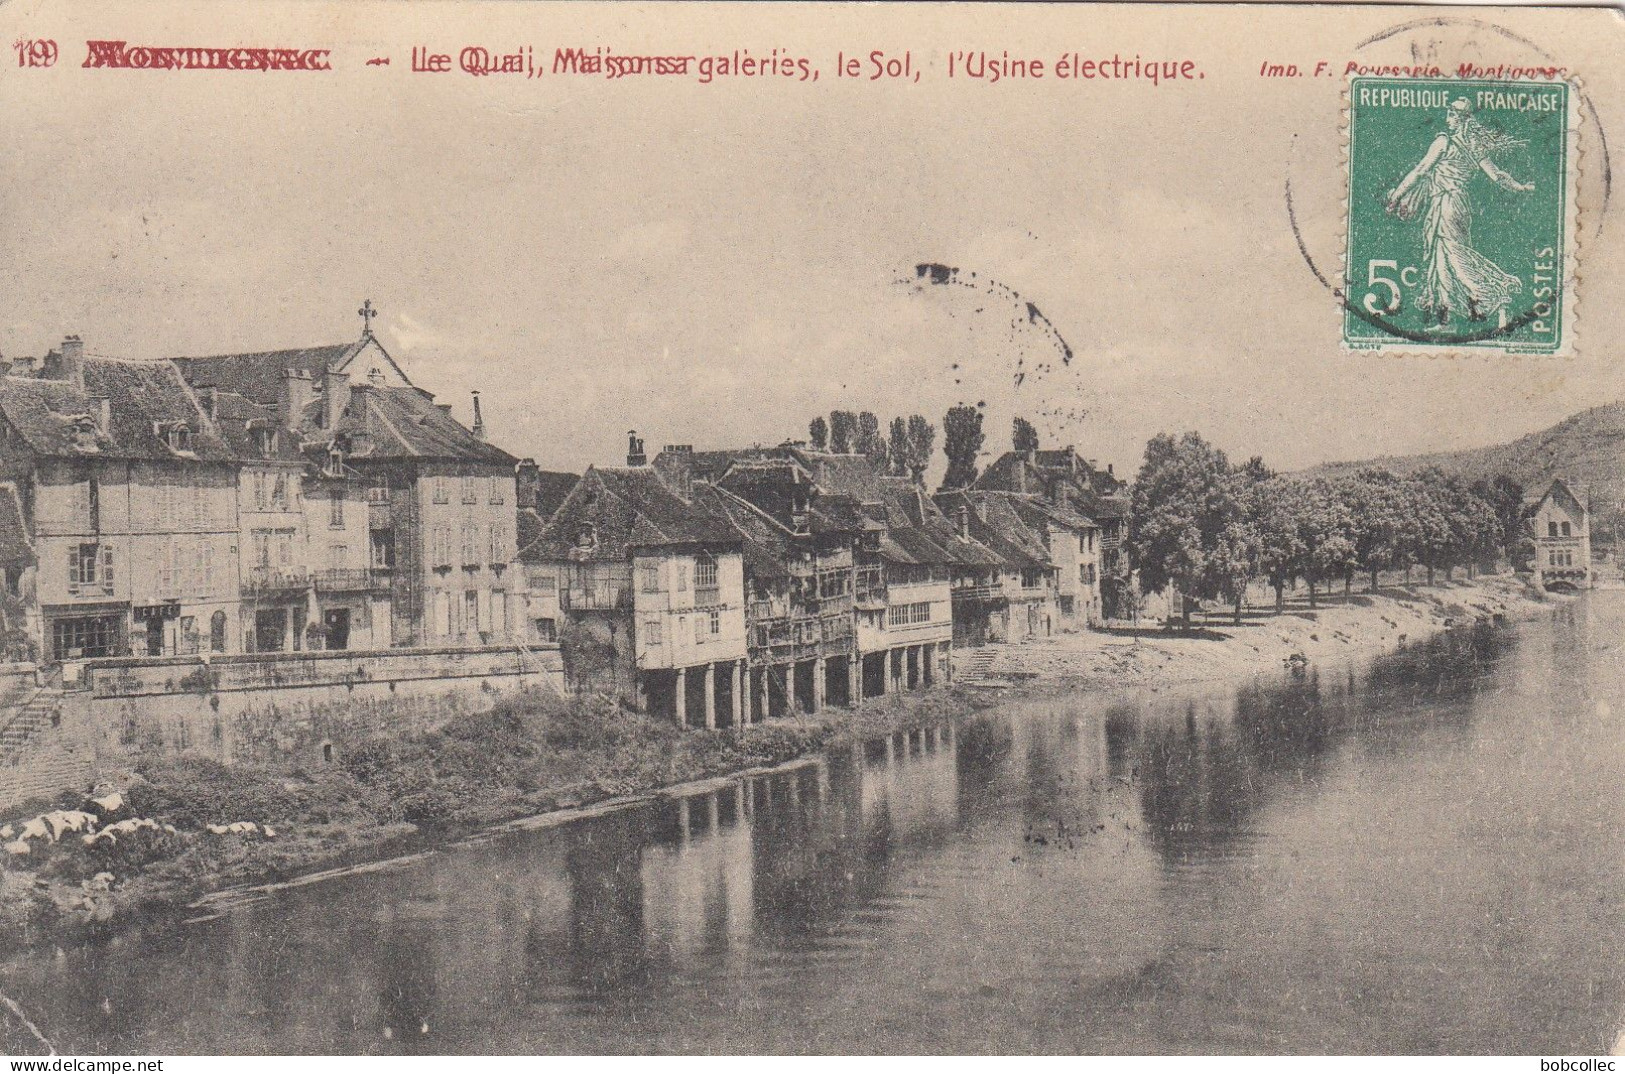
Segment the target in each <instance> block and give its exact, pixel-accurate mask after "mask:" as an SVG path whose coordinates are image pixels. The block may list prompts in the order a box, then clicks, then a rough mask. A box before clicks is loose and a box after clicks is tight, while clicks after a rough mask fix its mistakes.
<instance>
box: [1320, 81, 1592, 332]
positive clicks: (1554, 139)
mask: <svg viewBox="0 0 1625 1074" xmlns="http://www.w3.org/2000/svg"><path fill="white" fill-rule="evenodd" d="M1574 96H1575V91H1574V88H1573V87H1571V86H1570V85H1569V84H1568V83H1566V82H1561V81H1543V82H1528V81H1517V82H1491V81H1484V82H1475V81H1468V80H1464V79H1454V78H1435V79H1418V78H1355V79H1353V80H1352V81H1351V82H1350V84H1349V108H1348V117H1347V122H1348V188H1347V198H1348V200H1347V203H1346V207H1345V208H1346V212H1347V222H1348V231H1347V237H1346V241H1347V254H1346V259H1345V262H1344V273H1345V275H1344V281H1345V282H1344V289H1343V296H1344V300H1343V344H1344V346H1345V347H1347V348H1350V349H1353V350H1375V351H1388V352H1412V353H1416V352H1431V353H1439V352H1446V353H1449V352H1454V353H1458V354H1482V353H1485V352H1489V353H1500V354H1534V355H1554V356H1555V355H1564V354H1569V353H1571V352H1572V350H1573V332H1574V324H1573V322H1574V316H1575V303H1574V296H1573V287H1574V283H1575V279H1576V273H1575V259H1576V250H1575V243H1576V241H1577V237H1578V236H1577V232H1576V214H1575V205H1574V192H1575V169H1576V167H1577V166H1578V159H1577V138H1576V132H1575V125H1576V119H1575V117H1576V115H1577V109H1576V107H1575V102H1574V100H1573V98H1574Z"/></svg>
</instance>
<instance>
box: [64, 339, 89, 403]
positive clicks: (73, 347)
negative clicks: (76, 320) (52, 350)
mask: <svg viewBox="0 0 1625 1074" xmlns="http://www.w3.org/2000/svg"><path fill="white" fill-rule="evenodd" d="M57 368H58V370H59V372H60V374H61V377H62V379H63V380H66V381H71V382H72V383H73V385H74V387H76V388H78V389H79V390H81V391H83V390H84V387H85V342H84V340H82V339H80V338H79V337H78V336H67V337H65V338H64V339H63V340H62V356H61V361H60V363H59V365H58V367H57Z"/></svg>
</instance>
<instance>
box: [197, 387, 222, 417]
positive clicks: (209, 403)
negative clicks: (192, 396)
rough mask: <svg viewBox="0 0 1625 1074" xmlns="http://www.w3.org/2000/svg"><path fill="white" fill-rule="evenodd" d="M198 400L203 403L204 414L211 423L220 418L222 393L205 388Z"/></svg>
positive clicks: (199, 394)
mask: <svg viewBox="0 0 1625 1074" xmlns="http://www.w3.org/2000/svg"><path fill="white" fill-rule="evenodd" d="M197 396H198V400H199V401H200V402H202V403H203V413H204V414H206V415H208V417H209V420H210V421H215V420H216V419H218V418H219V416H220V391H219V389H217V388H204V389H202V390H201V391H199V392H198V393H197Z"/></svg>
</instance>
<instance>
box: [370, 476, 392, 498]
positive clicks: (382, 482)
mask: <svg viewBox="0 0 1625 1074" xmlns="http://www.w3.org/2000/svg"><path fill="white" fill-rule="evenodd" d="M367 502H368V503H388V502H389V475H388V474H375V475H374V476H373V479H372V483H371V484H370V485H368V486H367Z"/></svg>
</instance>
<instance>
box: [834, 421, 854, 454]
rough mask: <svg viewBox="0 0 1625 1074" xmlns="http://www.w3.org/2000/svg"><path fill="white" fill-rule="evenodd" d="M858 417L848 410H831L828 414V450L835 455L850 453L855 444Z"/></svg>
mask: <svg viewBox="0 0 1625 1074" xmlns="http://www.w3.org/2000/svg"><path fill="white" fill-rule="evenodd" d="M857 435H858V416H857V415H856V414H854V413H852V412H851V411H850V410H832V411H830V414H829V449H830V450H831V451H833V452H835V454H837V455H849V454H851V453H852V448H853V444H855V443H856V442H857Z"/></svg>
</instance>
